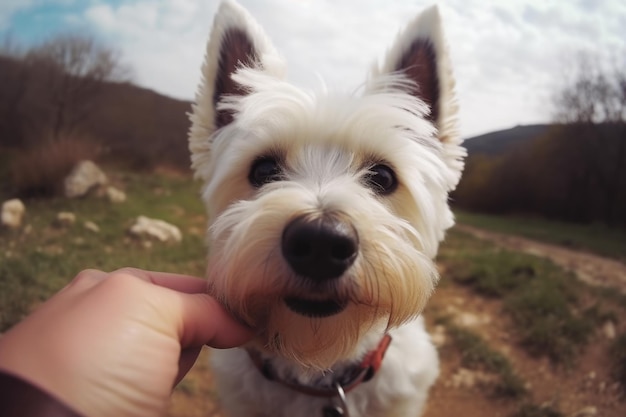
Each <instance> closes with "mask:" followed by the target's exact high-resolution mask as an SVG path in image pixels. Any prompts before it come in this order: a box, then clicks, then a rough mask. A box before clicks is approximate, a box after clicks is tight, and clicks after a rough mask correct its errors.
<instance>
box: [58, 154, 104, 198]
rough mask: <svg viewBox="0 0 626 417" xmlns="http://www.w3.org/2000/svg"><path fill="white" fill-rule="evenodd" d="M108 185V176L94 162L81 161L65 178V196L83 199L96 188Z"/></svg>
mask: <svg viewBox="0 0 626 417" xmlns="http://www.w3.org/2000/svg"><path fill="white" fill-rule="evenodd" d="M106 183H107V176H106V175H105V174H104V172H102V170H101V169H100V168H98V166H97V165H96V164H94V163H93V162H92V161H80V162H79V163H78V164H76V166H75V167H74V169H73V170H72V172H71V173H70V175H68V176H67V178H65V183H64V185H65V196H66V197H68V198H76V197H82V196H84V195H85V194H87V193H88V192H89V191H90V190H92V189H93V188H95V187H98V186H101V185H104V184H106Z"/></svg>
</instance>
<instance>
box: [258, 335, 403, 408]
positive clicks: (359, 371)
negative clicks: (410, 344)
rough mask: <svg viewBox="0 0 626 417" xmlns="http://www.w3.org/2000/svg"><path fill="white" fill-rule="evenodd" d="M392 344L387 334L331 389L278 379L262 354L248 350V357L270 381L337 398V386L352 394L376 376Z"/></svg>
mask: <svg viewBox="0 0 626 417" xmlns="http://www.w3.org/2000/svg"><path fill="white" fill-rule="evenodd" d="M390 343H391V336H390V335H388V334H385V336H383V338H382V340H381V341H380V343H379V344H378V346H377V347H376V349H374V350H372V351H370V352H369V353H368V354H367V355H365V357H364V358H363V360H362V361H361V362H360V363H359V364H357V365H356V366H353V367H350V368H348V370H347V371H346V372H345V373H344V374H343V375H341V376H340V378H337V380H336V381H334V383H333V384H332V385H331V386H329V387H315V386H308V385H301V384H298V383H296V382H290V381H286V380H284V379H280V378H278V377H277V376H276V375H275V373H274V372H273V370H272V368H271V365H270V363H269V362H268V361H265V360H263V358H262V357H261V354H260V353H259V352H258V351H256V350H251V349H248V355H249V356H250V359H252V362H253V363H254V365H255V366H256V367H257V369H258V370H259V372H261V374H262V375H263V376H264V377H265V378H266V379H268V380H270V381H276V382H278V383H280V384H282V385H284V386H286V387H289V388H291V389H293V390H295V391H298V392H301V393H303V394H307V395H312V396H314V397H325V398H330V397H335V396H336V395H337V388H336V384H339V385H340V386H341V388H343V390H344V392H346V393H347V392H350V391H352V390H353V389H354V388H356V387H357V386H359V385H360V384H361V383H362V382H367V381H369V380H370V379H372V377H373V376H374V375H375V374H376V372H377V371H378V369H379V368H380V366H381V365H382V363H383V358H384V357H385V352H387V348H388V347H389V344H390Z"/></svg>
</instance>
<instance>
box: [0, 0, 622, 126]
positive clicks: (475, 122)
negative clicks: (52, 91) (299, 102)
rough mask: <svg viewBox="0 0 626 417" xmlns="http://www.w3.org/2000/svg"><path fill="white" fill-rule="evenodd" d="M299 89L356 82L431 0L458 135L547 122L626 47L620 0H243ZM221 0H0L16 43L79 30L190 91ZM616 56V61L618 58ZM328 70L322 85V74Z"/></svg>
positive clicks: (149, 77)
mask: <svg viewBox="0 0 626 417" xmlns="http://www.w3.org/2000/svg"><path fill="white" fill-rule="evenodd" d="M239 3H240V4H242V5H243V6H244V7H245V8H247V9H248V10H249V11H250V12H251V14H252V15H253V16H254V17H255V18H256V19H257V20H258V21H259V23H260V24H261V26H263V28H264V29H265V30H266V32H267V34H268V35H269V37H270V39H271V40H272V41H273V43H274V45H275V47H276V49H277V50H278V51H279V52H280V53H281V54H282V55H283V57H284V58H285V59H286V61H287V67H288V78H289V79H290V80H291V81H293V82H294V83H295V84H298V85H300V86H302V87H305V88H312V89H317V88H320V87H321V86H322V85H326V86H327V87H328V88H339V89H342V90H345V91H353V90H355V89H356V88H357V87H358V86H359V85H361V84H362V83H363V81H364V80H365V76H366V74H367V71H368V70H369V68H370V67H371V65H372V64H373V63H374V62H376V61H377V60H381V59H382V57H383V56H384V54H385V52H386V51H387V49H388V48H389V47H390V46H391V44H392V42H393V40H394V38H395V37H396V35H397V34H398V32H399V31H400V30H401V29H402V28H403V27H404V26H405V25H406V24H407V23H408V22H410V21H411V20H412V19H414V18H415V16H417V14H418V13H419V12H420V10H422V9H424V8H426V7H428V6H430V5H432V4H435V3H436V4H438V5H439V8H440V13H441V15H442V19H443V25H444V31H445V34H446V38H447V41H448V44H449V48H450V54H451V61H452V66H453V70H454V74H455V78H456V80H457V97H458V100H459V105H460V113H459V127H460V131H461V134H462V136H463V137H470V136H474V135H477V134H480V133H485V132H490V131H494V130H499V129H506V128H510V127H514V126H516V125H522V124H532V123H545V122H549V121H550V120H551V117H552V114H553V107H552V101H551V98H552V97H553V95H554V94H555V92H556V91H558V89H560V88H563V87H564V86H565V85H566V80H568V79H570V77H571V75H572V71H573V68H575V66H576V57H577V56H578V55H579V54H580V53H581V52H586V53H591V54H593V56H594V57H596V59H597V60H598V62H600V61H602V62H604V61H606V62H609V61H610V60H611V59H612V60H615V59H616V57H617V58H618V59H622V58H624V57H626V1H624V0H535V1H531V0H525V1H524V0H447V1H446V0H441V1H437V0H335V1H332V0H239ZM218 4H219V1H218V0H0V34H3V35H4V36H5V39H6V37H8V38H10V39H11V40H12V42H17V43H19V44H21V45H22V46H24V47H28V46H30V45H34V44H36V43H38V42H41V41H42V40H44V39H45V38H46V37H49V36H52V35H54V34H57V33H60V32H72V33H75V32H80V31H86V32H88V33H89V34H91V35H93V36H95V37H97V38H99V39H102V40H103V42H106V43H107V45H109V46H111V47H113V48H115V49H117V50H119V51H120V52H121V54H122V57H123V61H124V62H125V63H126V64H127V65H129V66H130V67H131V68H132V71H133V78H132V80H133V82H134V83H135V84H138V85H140V86H143V87H147V88H150V89H153V90H155V91H157V92H159V93H162V94H165V95H168V96H171V97H174V98H179V99H186V100H191V99H193V96H194V93H195V90H196V87H197V85H198V82H199V80H200V66H201V64H202V60H203V56H204V49H205V45H206V41H207V38H208V34H209V31H210V28H211V24H212V20H213V15H214V14H215V11H216V10H217V7H218ZM622 62H623V61H622ZM320 79H322V80H324V84H322V82H321V81H320Z"/></svg>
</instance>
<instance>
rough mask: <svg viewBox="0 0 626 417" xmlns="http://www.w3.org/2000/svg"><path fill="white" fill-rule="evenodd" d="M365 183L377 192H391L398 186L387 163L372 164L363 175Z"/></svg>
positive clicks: (394, 175)
mask: <svg viewBox="0 0 626 417" xmlns="http://www.w3.org/2000/svg"><path fill="white" fill-rule="evenodd" d="M365 181H366V183H367V185H368V186H369V187H370V188H371V189H372V190H373V191H374V192H375V193H377V194H383V195H385V194H391V193H392V192H394V191H395V189H396V188H397V187H398V180H397V179H396V174H395V172H393V169H391V168H390V167H388V166H387V165H383V164H378V165H374V166H373V167H371V168H370V169H369V170H368V173H367V174H366V176H365Z"/></svg>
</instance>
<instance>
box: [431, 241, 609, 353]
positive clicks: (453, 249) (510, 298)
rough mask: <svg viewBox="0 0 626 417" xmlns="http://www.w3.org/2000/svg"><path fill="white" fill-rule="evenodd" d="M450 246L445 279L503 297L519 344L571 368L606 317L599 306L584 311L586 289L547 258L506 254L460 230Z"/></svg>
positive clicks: (446, 253)
mask: <svg viewBox="0 0 626 417" xmlns="http://www.w3.org/2000/svg"><path fill="white" fill-rule="evenodd" d="M449 242H450V244H449V246H448V243H446V244H445V245H444V246H443V247H442V250H441V254H442V256H441V257H440V260H441V261H442V262H443V264H444V265H445V266H446V276H449V277H450V278H452V280H453V281H455V282H457V283H459V284H462V285H466V286H469V287H470V288H472V290H473V291H475V292H476V293H478V294H481V295H484V296H490V297H499V298H501V299H502V301H503V309H504V312H505V313H507V314H508V316H509V317H510V318H511V319H512V321H513V324H514V325H515V326H516V332H515V333H516V334H517V335H518V336H519V343H520V344H521V345H522V346H523V347H524V348H525V349H526V350H527V351H528V352H529V353H531V354H533V355H537V356H541V355H545V356H547V357H549V358H550V359H551V360H552V361H553V362H554V363H563V364H571V361H572V359H573V358H574V357H575V356H576V354H577V353H578V352H579V351H580V350H581V349H582V348H583V347H584V346H585V344H586V343H587V342H588V341H589V338H590V337H591V335H592V333H593V331H594V329H595V328H596V327H597V325H598V324H599V323H602V322H603V320H606V318H607V316H606V314H607V313H604V312H603V311H602V310H601V309H600V308H599V307H598V306H597V305H596V306H591V307H589V308H587V309H581V308H580V300H581V294H582V293H583V291H585V288H586V287H584V286H583V284H581V283H580V282H579V281H578V280H577V279H576V278H575V277H574V276H573V275H572V274H571V273H568V272H565V271H563V270H562V269H561V268H559V267H558V266H556V265H554V264H553V263H551V262H550V261H548V260H546V259H543V258H538V257H535V256H531V255H527V254H522V253H516V252H509V251H506V250H501V249H499V248H497V247H495V246H493V245H491V244H486V243H484V242H481V241H477V239H475V238H472V237H470V236H469V235H467V234H464V233H460V232H455V231H453V232H451V233H450V234H449ZM460 247H461V248H460Z"/></svg>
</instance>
